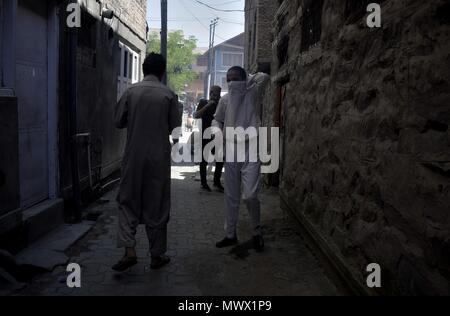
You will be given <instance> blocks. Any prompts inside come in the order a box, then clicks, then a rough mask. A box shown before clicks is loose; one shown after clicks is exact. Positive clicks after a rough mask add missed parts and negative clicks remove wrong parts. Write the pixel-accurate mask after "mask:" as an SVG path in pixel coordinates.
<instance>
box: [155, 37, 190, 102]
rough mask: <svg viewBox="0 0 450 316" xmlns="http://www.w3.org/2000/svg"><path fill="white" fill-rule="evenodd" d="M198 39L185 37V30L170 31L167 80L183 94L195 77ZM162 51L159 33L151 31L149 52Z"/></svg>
mask: <svg viewBox="0 0 450 316" xmlns="http://www.w3.org/2000/svg"><path fill="white" fill-rule="evenodd" d="M196 47H197V39H196V38H195V37H193V36H191V37H189V38H185V37H184V34H183V31H175V32H170V33H169V35H168V39H167V82H168V85H169V87H170V88H171V89H172V90H173V91H174V92H175V93H178V94H181V93H182V92H183V91H184V89H185V85H186V84H188V83H189V82H191V81H192V80H194V79H195V77H196V74H195V72H194V71H192V64H193V63H194V62H195V59H196V57H197V55H196V54H195V53H194V50H195V48H196ZM160 51H161V39H160V35H159V34H158V33H151V34H150V36H149V41H148V43H147V53H151V52H155V53H159V52H160Z"/></svg>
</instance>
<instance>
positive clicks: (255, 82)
mask: <svg viewBox="0 0 450 316" xmlns="http://www.w3.org/2000/svg"><path fill="white" fill-rule="evenodd" d="M269 81H270V76H269V75H268V74H265V73H262V72H259V73H257V74H255V75H253V76H252V77H251V78H250V87H252V88H255V89H256V90H257V91H258V93H259V92H261V91H262V90H264V89H265V88H266V87H267V85H268V84H269Z"/></svg>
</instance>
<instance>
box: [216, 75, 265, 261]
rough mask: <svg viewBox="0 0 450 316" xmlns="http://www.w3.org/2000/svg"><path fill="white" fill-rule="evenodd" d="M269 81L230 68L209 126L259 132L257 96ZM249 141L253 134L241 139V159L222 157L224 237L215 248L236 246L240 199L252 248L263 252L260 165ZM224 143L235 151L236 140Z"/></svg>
mask: <svg viewBox="0 0 450 316" xmlns="http://www.w3.org/2000/svg"><path fill="white" fill-rule="evenodd" d="M269 79H270V77H269V75H266V74H262V73H259V74H256V75H254V76H250V77H247V74H246V72H245V70H244V69H242V68H241V67H233V68H231V69H230V70H229V71H228V73H227V81H228V83H229V93H228V94H227V95H225V96H224V97H223V98H222V99H221V101H220V103H219V106H218V108H217V111H216V115H215V120H214V122H213V126H215V127H218V128H220V129H221V130H222V131H223V133H224V135H225V136H226V134H227V129H228V128H233V129H236V128H243V130H247V129H248V128H254V130H256V131H259V128H260V127H261V102H262V101H261V95H262V94H263V92H264V89H265V87H266V85H267V83H268V81H269ZM250 141H253V142H255V141H256V142H257V141H258V140H257V135H256V138H254V139H247V140H245V157H243V158H244V159H238V156H237V154H236V155H229V153H227V155H226V156H227V158H226V162H225V206H226V213H227V214H226V237H225V239H224V240H222V241H220V242H219V243H217V247H218V248H225V247H229V246H233V245H236V244H237V243H238V238H237V224H238V219H239V205H240V201H241V197H242V199H243V201H244V202H245V204H246V205H247V209H248V211H249V213H250V217H251V220H252V228H253V232H252V233H253V243H254V248H255V249H256V250H257V251H258V252H260V251H263V250H264V239H263V237H262V231H261V205H260V201H259V198H258V192H259V184H260V174H261V163H260V162H259V160H258V159H256V160H255V161H254V160H253V159H252V157H254V156H253V155H252V154H251V153H250V146H249V142H250ZM225 142H226V150H227V151H229V148H230V145H231V146H232V147H233V148H235V149H237V148H236V147H237V143H236V142H237V140H235V138H234V137H233V139H232V140H230V139H227V137H225ZM230 142H231V144H230ZM235 145H236V146H235ZM236 152H237V150H236ZM230 156H234V157H230ZM256 157H257V155H256ZM230 158H231V160H230ZM233 158H234V159H233ZM241 158H242V157H241Z"/></svg>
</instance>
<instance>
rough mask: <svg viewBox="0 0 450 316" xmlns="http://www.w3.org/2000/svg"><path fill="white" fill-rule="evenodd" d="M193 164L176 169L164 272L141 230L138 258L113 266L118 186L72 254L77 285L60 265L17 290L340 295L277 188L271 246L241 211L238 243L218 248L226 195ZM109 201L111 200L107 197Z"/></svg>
mask: <svg viewBox="0 0 450 316" xmlns="http://www.w3.org/2000/svg"><path fill="white" fill-rule="evenodd" d="M196 171H197V168H196V167H182V166H178V167H173V169H172V179H173V185H172V200H173V206H172V208H173V209H172V219H171V222H170V225H169V252H168V255H169V256H171V258H172V263H171V264H170V265H169V266H167V267H166V268H164V269H162V270H159V271H151V270H150V269H149V264H150V258H149V255H148V242H147V239H146V236H145V230H144V228H143V227H140V229H139V231H138V235H137V239H138V256H139V264H138V265H137V266H136V267H134V268H132V269H130V270H129V271H128V272H126V273H123V274H118V273H115V272H113V271H112V270H111V266H112V265H113V264H114V263H115V262H116V261H117V260H118V259H120V257H121V256H122V255H123V250H120V249H117V248H116V227H117V216H116V212H117V207H116V204H115V199H114V197H115V194H116V193H117V192H116V191H112V192H110V193H108V194H107V195H106V196H105V198H104V199H105V200H106V203H103V204H97V205H95V206H94V207H93V209H94V210H95V211H98V212H101V213H102V215H101V217H100V218H99V220H98V222H97V224H96V225H95V226H94V228H93V229H92V230H91V231H90V232H89V233H88V234H87V235H86V236H85V237H84V238H83V239H81V240H80V241H79V242H78V243H77V244H75V245H74V246H73V247H72V248H71V249H70V251H68V253H67V256H68V257H69V258H70V260H69V262H70V263H78V264H80V266H81V267H82V274H81V285H82V287H81V288H80V289H70V288H68V287H67V286H66V278H67V276H68V273H67V272H66V271H65V267H63V266H60V267H58V268H56V269H55V270H54V271H53V272H51V273H47V274H44V275H41V276H39V277H37V278H36V279H35V280H34V281H33V282H32V283H31V284H30V285H29V286H27V287H26V288H25V289H23V290H21V291H20V292H17V293H15V295H48V296H60V295H61V296H87V295H89V296H105V295H124V296H132V295H133V296H320V295H327V296H328V295H333V296H334V295H343V291H341V290H340V289H339V286H337V285H336V283H334V282H333V281H332V280H331V279H330V278H329V277H328V276H327V274H326V273H325V272H324V269H323V268H322V267H321V265H320V263H319V261H318V260H317V259H316V257H315V256H314V255H313V254H312V253H311V251H310V250H309V248H308V245H307V244H305V241H304V240H303V239H302V237H301V235H300V233H299V230H298V226H297V225H298V224H297V223H296V222H295V221H294V220H293V219H292V218H291V217H290V216H289V215H288V214H286V213H285V212H283V211H282V210H281V209H280V205H279V198H278V196H277V193H276V191H271V190H263V191H262V194H261V200H262V212H263V214H262V218H263V225H264V232H265V239H266V246H267V249H266V251H265V252H264V253H262V254H257V253H256V252H254V251H253V250H252V249H251V244H250V243H249V242H248V241H250V240H251V237H252V236H251V235H250V233H249V232H250V221H249V216H248V214H247V211H246V209H245V208H244V207H242V209H241V221H240V224H239V233H238V234H239V237H240V241H241V244H240V245H239V246H238V247H235V248H232V249H224V250H218V249H216V248H215V243H216V242H217V241H218V240H220V239H222V238H223V237H224V214H225V213H224V212H225V210H224V197H223V194H220V193H216V192H214V193H204V192H201V190H200V184H199V183H198V182H196V181H195V175H196ZM108 201H109V202H108Z"/></svg>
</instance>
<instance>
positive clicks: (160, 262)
mask: <svg viewBox="0 0 450 316" xmlns="http://www.w3.org/2000/svg"><path fill="white" fill-rule="evenodd" d="M169 263H170V258H169V257H167V256H161V257H155V258H152V264H151V265H150V268H151V269H152V270H159V269H161V268H164V267H165V266H166V265H168V264H169Z"/></svg>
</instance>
